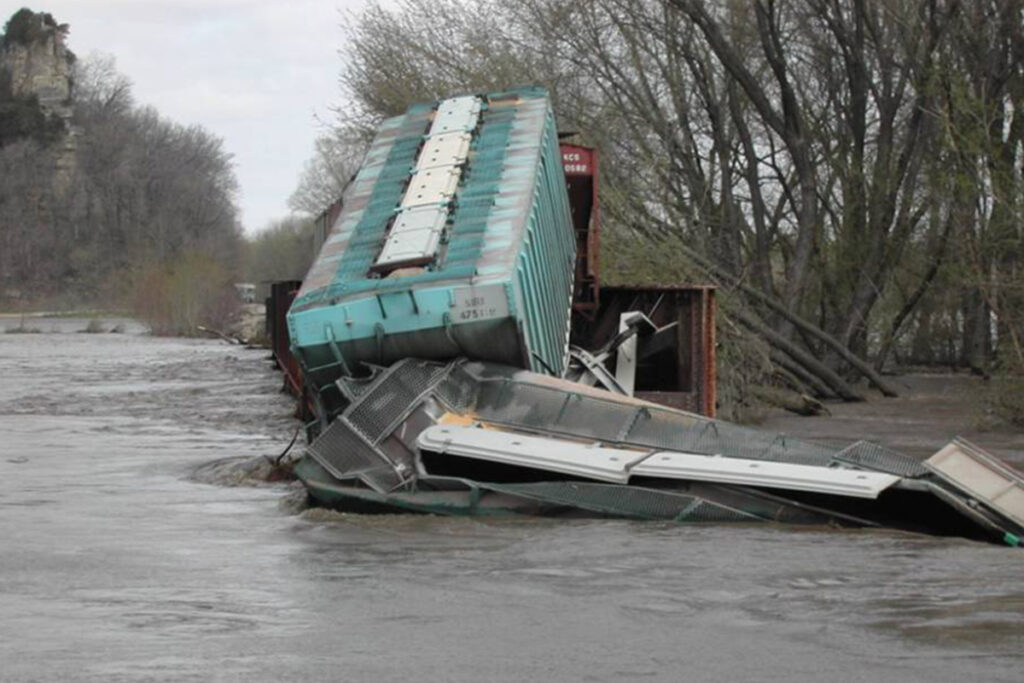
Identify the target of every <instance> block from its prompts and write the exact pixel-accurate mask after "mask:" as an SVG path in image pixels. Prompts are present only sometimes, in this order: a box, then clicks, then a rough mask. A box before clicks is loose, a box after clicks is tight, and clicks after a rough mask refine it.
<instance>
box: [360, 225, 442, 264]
mask: <svg viewBox="0 0 1024 683" xmlns="http://www.w3.org/2000/svg"><path fill="white" fill-rule="evenodd" d="M440 241H441V233H439V232H435V231H433V230H410V231H408V232H402V233H395V234H391V235H389V236H388V239H387V241H386V242H385V243H384V249H382V250H381V252H380V256H379V257H378V258H377V261H376V263H375V264H374V265H376V266H394V267H398V266H401V265H404V264H408V265H411V264H414V263H417V264H419V263H423V262H425V261H430V260H431V259H433V258H434V254H436V253H437V245H438V244H439V243H440Z"/></svg>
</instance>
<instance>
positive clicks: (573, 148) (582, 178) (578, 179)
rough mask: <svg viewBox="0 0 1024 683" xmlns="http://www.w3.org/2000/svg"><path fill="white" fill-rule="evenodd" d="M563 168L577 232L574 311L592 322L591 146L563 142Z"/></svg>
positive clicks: (595, 211) (595, 284)
mask: <svg viewBox="0 0 1024 683" xmlns="http://www.w3.org/2000/svg"><path fill="white" fill-rule="evenodd" d="M559 149H560V151H561V153H562V168H563V169H564V170H565V182H566V186H567V188H568V190H569V206H570V208H571V209H572V223H573V229H574V230H575V232H576V277H575V285H574V289H573V311H575V312H576V313H577V314H578V315H582V316H584V317H587V318H590V319H593V316H594V314H595V313H596V311H597V308H598V306H599V305H600V293H601V283H600V273H599V269H598V253H599V250H600V237H601V229H600V204H599V202H598V154H597V150H596V149H594V148H593V147H586V146H584V145H572V144H568V143H564V142H563V143H562V144H560V145H559Z"/></svg>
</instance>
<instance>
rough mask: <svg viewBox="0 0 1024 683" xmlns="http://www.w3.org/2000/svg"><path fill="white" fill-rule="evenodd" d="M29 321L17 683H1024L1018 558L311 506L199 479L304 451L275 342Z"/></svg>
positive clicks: (853, 539)
mask: <svg viewBox="0 0 1024 683" xmlns="http://www.w3.org/2000/svg"><path fill="white" fill-rule="evenodd" d="M2 323H3V321H0V332H2V327H3V324H2ZM33 325H35V326H38V327H39V328H40V329H42V330H44V332H43V333H42V334H2V333H0V680H3V681H50V680H76V681H93V680H95V681H122V680H124V681H136V680H146V681H158V680H225V681H226V680H247V681H248V680H254V681H256V680H259V681H276V680H300V679H301V680H315V679H321V680H346V681H411V680H423V681H632V680H644V681H648V680H649V681H682V680H686V681H756V680H785V681H878V680H893V681H929V682H934V681H963V680H965V679H970V680H974V681H1015V682H1019V681H1021V680H1022V678H1024V674H1022V671H1024V586H1022V578H1024V552H1022V551H1019V550H1016V551H1015V550H1012V549H1004V548H1000V547H996V546H988V545H981V544H977V543H971V542H967V541H961V540H955V539H953V540H949V539H934V538H927V537H918V536H912V535H907V534H897V533H889V532H877V531H870V532H867V531H823V530H806V529H786V528H779V527H773V526H735V527H729V526H717V527H716V526H703V527H701V526H689V527H687V526H675V525H668V524H660V523H632V522H616V521H591V522H568V523H567V522H564V521H560V522H554V521H550V520H518V521H505V522H494V521H487V522H485V521H480V520H473V519H446V518H434V517H413V516H402V515H395V516H379V517H361V516H352V515H338V514H334V513H324V512H322V511H305V512H302V513H298V512H296V511H295V508H294V506H293V505H290V504H286V503H288V502H289V501H294V500H295V499H296V498H297V497H298V496H297V495H296V492H295V491H294V490H293V489H290V488H289V487H288V485H285V484H279V485H264V486H228V485H226V484H228V483H231V480H230V478H229V477H224V480H223V481H219V482H218V481H214V483H209V482H210V477H209V476H207V477H203V476H197V474H196V472H197V471H200V472H203V471H209V468H208V467H206V466H208V465H209V463H211V462H214V461H218V460H221V459H224V458H252V457H254V456H258V455H263V454H270V455H273V454H276V453H278V452H280V450H281V449H282V448H283V447H284V446H285V445H286V444H287V442H288V440H289V438H290V437H291V434H292V432H293V430H294V428H295V425H296V423H295V422H294V421H293V420H292V418H291V416H290V413H291V403H290V401H289V400H288V399H287V398H286V397H284V396H283V395H281V394H279V393H278V391H277V390H278V388H279V386H280V377H279V376H278V375H277V374H276V373H275V372H274V371H273V370H271V369H270V367H269V364H268V363H267V362H266V360H265V358H266V352H263V351H253V350H245V349H240V348H239V347H234V346H229V345H227V344H224V343H222V342H219V341H196V340H177V339H174V340H171V339H161V338H155V337H149V336H145V335H143V334H141V333H140V330H139V329H138V328H137V327H133V326H129V327H128V330H127V331H128V333H126V334H77V333H75V332H74V330H75V329H80V328H82V327H84V326H85V322H84V321H74V320H59V321H35V322H33Z"/></svg>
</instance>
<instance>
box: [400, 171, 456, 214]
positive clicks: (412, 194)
mask: <svg viewBox="0 0 1024 683" xmlns="http://www.w3.org/2000/svg"><path fill="white" fill-rule="evenodd" d="M461 175H462V171H461V170H460V169H459V168H458V167H455V166H442V167H440V168H431V169H427V170H423V171H416V172H415V173H413V174H412V178H411V179H410V181H409V187H408V189H406V191H405V196H404V197H403V198H402V204H401V208H403V209H406V208H409V207H411V206H422V205H424V204H443V203H446V202H449V201H451V200H452V197H454V196H455V188H457V187H458V185H459V178H460V177H461Z"/></svg>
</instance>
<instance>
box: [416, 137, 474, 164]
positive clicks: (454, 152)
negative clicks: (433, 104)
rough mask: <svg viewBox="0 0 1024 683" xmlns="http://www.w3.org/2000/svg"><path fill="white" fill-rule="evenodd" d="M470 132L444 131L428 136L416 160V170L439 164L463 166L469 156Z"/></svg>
mask: <svg viewBox="0 0 1024 683" xmlns="http://www.w3.org/2000/svg"><path fill="white" fill-rule="evenodd" d="M472 139H473V136H472V135H470V134H469V133H444V134H442V135H434V136H432V137H429V138H427V141H426V142H425V143H423V149H422V150H420V156H419V159H417V161H416V170H417V171H422V170H424V169H428V168H436V167H438V166H461V165H462V164H464V163H465V162H466V159H467V158H468V157H469V143H470V141H471V140H472Z"/></svg>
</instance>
